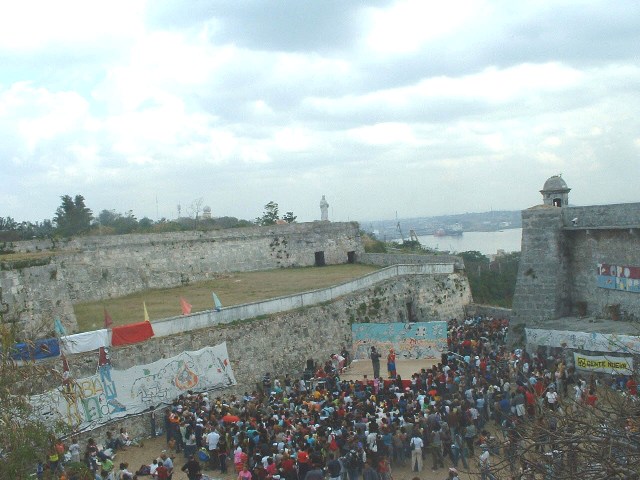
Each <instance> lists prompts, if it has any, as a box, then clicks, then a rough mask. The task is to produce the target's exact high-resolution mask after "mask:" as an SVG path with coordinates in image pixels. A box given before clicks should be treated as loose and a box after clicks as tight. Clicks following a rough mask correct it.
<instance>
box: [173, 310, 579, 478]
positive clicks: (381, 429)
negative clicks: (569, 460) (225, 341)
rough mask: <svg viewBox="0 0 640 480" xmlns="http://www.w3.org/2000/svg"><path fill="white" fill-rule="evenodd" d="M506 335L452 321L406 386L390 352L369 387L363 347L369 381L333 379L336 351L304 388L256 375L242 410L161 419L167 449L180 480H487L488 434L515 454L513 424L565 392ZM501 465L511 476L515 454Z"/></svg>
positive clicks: (184, 400)
mask: <svg viewBox="0 0 640 480" xmlns="http://www.w3.org/2000/svg"><path fill="white" fill-rule="evenodd" d="M507 329H508V322H507V321H506V320H503V319H494V318H489V319H485V318H469V319H466V320H465V321H457V320H451V321H450V322H449V325H448V352H447V353H445V354H443V355H442V358H441V359H439V360H440V362H439V363H438V364H437V365H434V366H433V367H431V368H423V369H421V371H419V372H416V373H415V374H413V375H412V376H411V378H410V379H407V380H403V379H402V378H401V377H400V376H399V375H398V374H397V372H396V366H395V362H396V357H395V352H393V351H390V352H389V354H388V355H387V373H388V377H389V378H387V379H384V378H382V377H380V372H379V368H380V365H379V362H380V358H381V357H382V354H380V353H379V352H377V350H376V349H375V347H372V349H371V361H372V363H373V367H374V378H373V379H371V380H368V379H366V378H365V379H363V380H362V381H346V380H341V379H340V373H341V371H342V370H343V369H344V368H345V367H346V366H347V365H348V363H349V358H348V353H347V352H346V351H344V350H343V351H341V353H340V354H335V355H332V356H331V358H330V359H329V360H327V361H325V362H324V363H323V362H319V364H318V365H317V368H315V372H314V375H313V377H314V378H313V380H312V381H305V379H304V378H300V379H298V380H296V381H293V380H292V379H291V378H290V377H289V376H288V375H286V376H285V377H284V378H283V379H277V378H272V377H271V375H270V374H266V375H265V377H264V379H263V383H262V386H263V388H262V389H260V390H256V391H254V392H252V393H251V394H249V393H245V395H244V396H243V397H242V398H235V397H231V398H229V399H223V398H221V397H217V398H210V397H209V396H208V395H207V394H188V395H185V396H182V397H180V398H178V399H176V400H175V401H174V403H173V405H172V407H171V408H170V409H169V410H168V411H167V415H166V418H165V430H166V440H167V445H168V446H169V447H170V448H173V449H174V450H175V452H176V453H180V452H184V456H185V460H186V461H187V463H185V466H184V468H187V465H188V464H189V462H191V465H192V467H189V468H191V470H190V471H191V472H192V473H191V474H190V476H189V478H190V479H192V478H193V479H196V478H200V475H202V472H203V471H205V470H206V471H219V472H221V473H226V472H227V470H228V469H229V468H234V469H235V471H236V472H237V475H238V480H250V479H251V480H280V479H281V480H319V479H320V478H325V477H326V476H328V477H329V478H330V479H331V480H339V479H340V480H360V479H362V480H387V479H389V478H390V477H391V473H390V472H391V469H392V468H396V467H404V468H406V467H410V468H411V469H412V470H414V471H415V472H421V471H422V469H423V464H424V462H426V461H428V459H429V458H430V460H431V469H432V470H434V471H436V470H439V469H447V470H446V471H447V474H448V478H451V479H455V478H457V475H458V468H464V469H466V470H469V468H470V464H471V462H472V461H473V466H474V467H475V466H476V465H479V467H480V470H481V474H482V477H483V479H484V478H489V479H490V478H493V473H492V455H494V454H495V453H498V450H499V447H498V446H497V445H498V439H497V438H496V437H495V435H492V434H490V433H489V430H491V431H500V432H502V433H503V435H504V439H506V440H509V439H511V440H512V444H513V445H517V438H515V433H516V432H517V424H518V422H519V421H522V420H523V419H525V418H528V417H531V418H533V417H535V410H536V408H539V405H541V402H540V401H539V400H538V399H543V398H544V399H547V400H546V405H547V407H548V408H555V407H554V406H553V405H554V398H556V397H555V396H554V395H553V394H551V393H550V392H554V391H555V390H559V391H560V392H561V393H564V392H566V386H567V385H568V384H569V383H571V381H572V380H571V378H572V376H573V375H574V372H573V370H572V369H571V368H566V367H565V366H564V363H563V362H562V361H561V360H558V361H557V362H551V363H552V364H551V365H550V364H549V361H548V359H543V358H541V357H533V358H531V357H530V356H529V355H528V354H527V353H526V352H524V351H522V350H519V349H518V350H514V351H509V350H507V349H506V347H505V344H504V340H505V336H506V333H507ZM554 387H555V388H554ZM556 401H557V398H556ZM490 421H491V422H493V424H492V425H491V427H492V428H488V422H490ZM504 439H501V440H504ZM541 448H544V446H543V445H541ZM505 453H511V456H512V457H513V459H514V462H513V463H514V465H513V470H514V472H515V470H516V469H517V467H518V466H517V465H516V462H515V459H516V458H517V456H516V455H515V451H514V450H513V449H512V450H511V451H510V452H505ZM445 462H446V463H447V465H445ZM196 464H197V467H196ZM231 465H233V467H231Z"/></svg>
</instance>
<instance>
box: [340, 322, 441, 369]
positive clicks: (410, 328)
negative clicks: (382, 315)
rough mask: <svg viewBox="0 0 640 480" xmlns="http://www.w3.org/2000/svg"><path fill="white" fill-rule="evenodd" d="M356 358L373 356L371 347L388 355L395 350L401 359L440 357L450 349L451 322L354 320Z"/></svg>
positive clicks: (354, 352)
mask: <svg viewBox="0 0 640 480" xmlns="http://www.w3.org/2000/svg"><path fill="white" fill-rule="evenodd" d="M351 335H352V338H353V358H354V359H365V358H369V353H370V351H371V346H375V347H376V349H377V350H378V351H379V352H381V353H383V356H384V354H386V353H387V352H389V350H391V349H393V350H394V351H395V353H396V357H397V359H398V360H410V359H424V358H440V355H441V354H442V352H445V351H446V350H447V322H440V321H438V322H418V323H354V324H353V325H352V326H351Z"/></svg>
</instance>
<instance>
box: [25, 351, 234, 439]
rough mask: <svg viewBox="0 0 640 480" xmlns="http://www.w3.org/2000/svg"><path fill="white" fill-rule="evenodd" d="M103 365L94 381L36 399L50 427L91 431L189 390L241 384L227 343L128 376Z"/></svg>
mask: <svg viewBox="0 0 640 480" xmlns="http://www.w3.org/2000/svg"><path fill="white" fill-rule="evenodd" d="M96 363H98V355H96ZM102 363H103V364H102V365H99V366H98V369H97V372H96V374H95V375H92V376H90V377H85V378H80V379H73V380H71V381H69V382H67V383H66V385H62V386H60V387H58V388H56V389H55V390H51V391H49V392H47V393H44V394H41V395H34V396H33V397H31V403H32V404H33V405H34V407H35V409H36V412H37V414H38V415H39V416H40V417H41V418H43V419H45V420H46V421H47V422H51V424H53V422H56V421H62V422H64V423H66V424H68V425H71V426H72V427H74V428H75V429H78V430H87V429H90V428H95V427H96V426H98V425H100V424H103V423H106V422H108V421H110V420H113V419H115V418H121V417H125V416H127V415H132V414H136V413H141V412H144V411H145V410H147V409H148V408H149V407H156V406H159V405H162V404H169V403H171V402H172V401H173V400H174V399H175V398H177V397H178V396H179V395H181V394H184V393H186V392H187V391H188V390H191V391H193V392H204V391H208V390H215V389H221V388H226V387H229V386H231V385H235V384H236V379H235V377H234V375H233V371H232V370H231V365H230V364H229V356H228V354H227V344H226V343H222V344H220V345H216V346H215V347H205V348H202V349H200V350H197V351H192V352H182V353H181V354H179V355H176V356H175V357H171V358H166V359H162V360H158V361H156V362H153V363H149V364H146V365H136V366H134V367H131V368H128V369H126V370H116V369H113V368H112V367H111V364H110V363H108V362H102Z"/></svg>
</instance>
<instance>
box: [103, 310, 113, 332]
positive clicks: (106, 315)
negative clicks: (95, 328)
mask: <svg viewBox="0 0 640 480" xmlns="http://www.w3.org/2000/svg"><path fill="white" fill-rule="evenodd" d="M112 325H113V320H112V318H111V315H109V312H107V307H104V328H111V326H112Z"/></svg>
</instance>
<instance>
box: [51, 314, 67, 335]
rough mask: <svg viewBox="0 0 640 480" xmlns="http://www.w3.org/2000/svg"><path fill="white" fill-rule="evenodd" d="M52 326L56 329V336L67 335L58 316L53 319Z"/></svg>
mask: <svg viewBox="0 0 640 480" xmlns="http://www.w3.org/2000/svg"><path fill="white" fill-rule="evenodd" d="M53 328H54V329H55V331H56V335H57V336H58V337H66V336H67V331H66V330H65V329H64V325H62V322H61V321H60V319H59V318H56V319H55V320H54V321H53Z"/></svg>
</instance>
